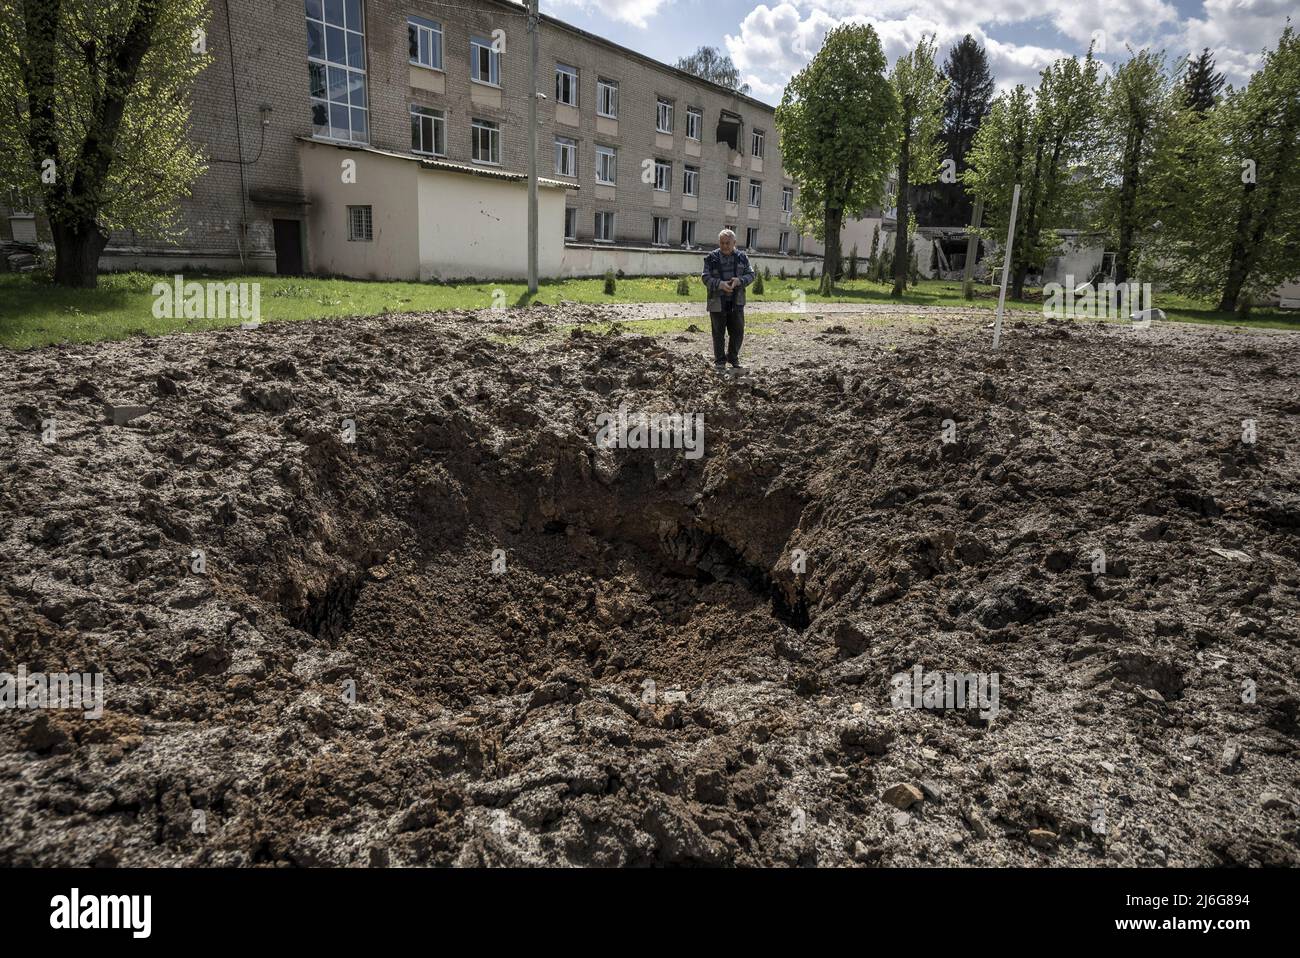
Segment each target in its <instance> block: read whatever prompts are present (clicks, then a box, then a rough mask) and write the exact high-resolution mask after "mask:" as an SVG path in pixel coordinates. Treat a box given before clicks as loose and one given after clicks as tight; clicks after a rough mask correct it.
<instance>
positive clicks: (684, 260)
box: [559, 245, 821, 279]
mask: <svg viewBox="0 0 1300 958" xmlns="http://www.w3.org/2000/svg"><path fill="white" fill-rule="evenodd" d="M711 249H712V247H710V248H709V249H698V250H675V249H647V248H644V247H636V248H632V247H625V246H586V245H583V246H566V247H565V248H564V260H563V263H562V264H561V267H560V272H559V276H560V277H562V278H565V279H568V278H572V277H582V276H603V275H604V274H605V271H606V270H610V269H612V270H613V271H614V272H616V273H617V272H618V271H619V270H622V271H623V273H624V274H625V275H627V276H699V275H700V273H701V272H703V270H704V257H705V256H707V255H708V254H709V251H710V250H711ZM749 263H750V265H751V266H753V267H754V269H756V270H760V269H764V268H770V269H771V270H772V275H774V276H775V275H777V274H778V273H779V272H780V270H781V269H782V268H783V267H784V269H785V271H786V275H788V276H793V275H794V274H795V273H797V272H798V271H799V268H800V267H802V268H803V271H804V273H805V274H806V273H807V272H808V270H809V269H810V268H815V269H820V268H821V258H820V257H812V256H781V255H780V254H773V255H770V256H769V255H764V254H762V253H750V254H749Z"/></svg>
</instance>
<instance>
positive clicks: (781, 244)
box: [776, 230, 790, 255]
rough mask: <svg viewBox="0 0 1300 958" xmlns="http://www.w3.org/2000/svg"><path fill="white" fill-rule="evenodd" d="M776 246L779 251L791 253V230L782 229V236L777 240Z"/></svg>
mask: <svg viewBox="0 0 1300 958" xmlns="http://www.w3.org/2000/svg"><path fill="white" fill-rule="evenodd" d="M776 248H777V252H778V253H785V254H786V255H789V253H790V231H789V230H782V231H781V238H780V239H779V240H778V241H777V244H776Z"/></svg>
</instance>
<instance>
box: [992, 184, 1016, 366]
mask: <svg viewBox="0 0 1300 958" xmlns="http://www.w3.org/2000/svg"><path fill="white" fill-rule="evenodd" d="M1019 209H1020V184H1019V183H1017V184H1016V190H1015V192H1014V193H1012V194H1011V224H1010V225H1009V226H1008V227H1007V252H1006V255H1005V256H1004V257H1003V258H1002V292H1000V293H998V318H997V321H996V322H995V323H994V324H993V348H994V349H997V348H998V344H999V343H1000V342H1001V341H1002V311H1003V309H1004V308H1005V307H1006V304H1007V277H1009V276H1010V275H1011V243H1012V241H1013V240H1014V239H1015V237H1016V212H1017V211H1018V210H1019Z"/></svg>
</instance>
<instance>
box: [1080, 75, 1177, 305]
mask: <svg viewBox="0 0 1300 958" xmlns="http://www.w3.org/2000/svg"><path fill="white" fill-rule="evenodd" d="M1176 107H1177V101H1176V99H1175V96H1174V90H1173V83H1172V81H1171V80H1170V79H1169V77H1168V76H1167V75H1166V73H1165V68H1164V57H1163V55H1161V54H1158V53H1151V52H1150V51H1148V50H1141V51H1139V52H1138V53H1136V54H1134V55H1132V56H1131V57H1130V58H1129V60H1128V62H1127V63H1125V64H1123V65H1122V66H1120V67H1119V68H1118V69H1117V70H1116V71H1115V74H1114V76H1113V77H1112V79H1111V81H1110V83H1109V84H1107V86H1106V94H1105V97H1104V98H1103V100H1102V106H1101V113H1102V122H1101V124H1100V125H1099V131H1098V132H1099V134H1100V135H1101V137H1102V141H1101V149H1100V160H1101V163H1100V167H1101V168H1100V175H1101V179H1102V183H1103V189H1102V191H1101V194H1100V195H1101V202H1100V203H1099V204H1098V206H1097V210H1096V212H1097V214H1098V215H1097V220H1096V222H1097V225H1098V227H1099V229H1100V230H1101V231H1102V232H1103V233H1105V234H1107V237H1108V239H1109V240H1110V241H1111V243H1112V244H1113V246H1114V249H1115V250H1116V253H1115V282H1116V283H1126V282H1128V280H1129V277H1130V275H1132V272H1133V266H1134V259H1135V249H1134V247H1135V244H1136V241H1137V237H1138V236H1139V235H1141V234H1143V233H1145V232H1146V231H1147V230H1148V229H1149V228H1150V227H1151V226H1152V225H1153V224H1154V223H1155V222H1156V221H1157V220H1158V219H1159V217H1160V215H1161V209H1160V201H1159V198H1158V194H1157V192H1156V191H1155V190H1153V189H1151V183H1152V180H1153V178H1156V177H1157V176H1158V175H1159V174H1158V172H1157V168H1158V167H1159V166H1160V165H1162V164H1167V163H1169V162H1171V161H1175V162H1176V159H1177V154H1176V151H1175V150H1174V149H1173V143H1172V127H1171V124H1172V120H1173V116H1174V113H1175V110H1176Z"/></svg>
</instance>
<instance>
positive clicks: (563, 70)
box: [555, 63, 581, 107]
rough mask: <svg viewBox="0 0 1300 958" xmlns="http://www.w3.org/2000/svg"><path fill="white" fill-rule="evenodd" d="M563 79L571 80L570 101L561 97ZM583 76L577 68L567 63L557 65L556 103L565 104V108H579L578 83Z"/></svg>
mask: <svg viewBox="0 0 1300 958" xmlns="http://www.w3.org/2000/svg"><path fill="white" fill-rule="evenodd" d="M561 77H568V78H569V97H570V98H569V99H567V100H566V99H564V98H563V97H562V96H561V88H562V87H561V83H560V78H561ZM580 77H581V74H580V73H579V72H578V68H577V67H571V66H569V65H568V64H567V63H556V64H555V102H556V103H563V104H564V105H565V106H571V107H577V105H578V81H579V79H580Z"/></svg>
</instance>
